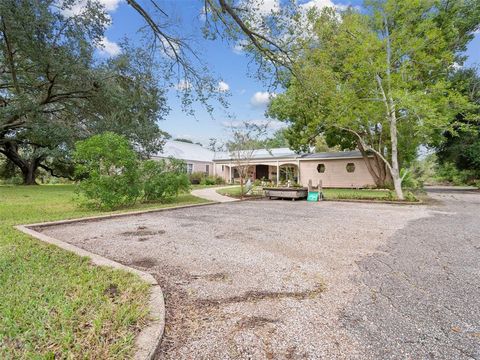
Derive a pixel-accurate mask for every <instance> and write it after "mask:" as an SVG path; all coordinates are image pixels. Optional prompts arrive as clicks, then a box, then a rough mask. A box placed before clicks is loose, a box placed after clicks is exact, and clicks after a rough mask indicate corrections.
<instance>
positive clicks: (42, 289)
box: [0, 185, 204, 359]
mask: <svg viewBox="0 0 480 360" xmlns="http://www.w3.org/2000/svg"><path fill="white" fill-rule="evenodd" d="M72 196H73V186H71V185H45V186H29V187H23V186H0V358H1V359H4V358H7V359H10V358H12V359H13V358H15V359H19V358H23V359H54V358H70V359H77V358H89V359H93V358H95V359H121V358H129V357H130V356H131V355H132V350H133V344H134V339H135V335H136V333H138V331H139V329H140V328H141V327H142V326H143V325H144V324H145V323H146V321H147V320H148V319H147V308H146V304H147V301H148V285H146V284H145V283H143V282H141V281H140V279H138V278H137V277H136V276H134V275H132V274H129V273H126V272H123V271H118V270H112V269H109V268H103V267H102V268H100V267H95V266H92V265H91V264H90V263H89V261H88V259H87V258H80V257H78V256H76V255H73V254H71V253H69V252H66V251H63V250H61V249H58V248H56V247H54V246H51V245H47V244H44V243H41V242H39V241H37V240H35V239H33V238H31V237H29V236H27V235H24V234H22V233H20V232H19V231H16V230H15V229H13V228H12V226H13V225H14V224H23V223H34V222H42V221H49V220H58V219H68V218H76V217H82V216H87V215H95V214H99V213H100V212H99V211H93V210H86V209H79V208H78V207H76V206H75V204H74V203H73V202H72ZM201 202H204V200H201V199H198V198H196V197H194V196H192V195H190V194H183V195H180V196H179V198H178V199H177V201H175V203H172V204H166V205H165V204H152V203H150V204H143V205H138V206H135V207H134V208H129V209H125V210H123V211H126V210H140V209H151V208H160V207H166V206H172V205H179V204H192V203H201Z"/></svg>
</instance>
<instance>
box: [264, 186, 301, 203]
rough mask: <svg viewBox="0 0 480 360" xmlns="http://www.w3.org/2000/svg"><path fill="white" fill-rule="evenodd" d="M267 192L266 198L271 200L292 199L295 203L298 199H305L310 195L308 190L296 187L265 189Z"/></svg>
mask: <svg viewBox="0 0 480 360" xmlns="http://www.w3.org/2000/svg"><path fill="white" fill-rule="evenodd" d="M263 190H264V191H265V196H266V197H268V198H269V199H272V198H279V199H292V200H293V201H295V200H297V199H305V198H306V197H307V195H308V188H303V187H300V188H295V187H282V188H269V187H265V188H263Z"/></svg>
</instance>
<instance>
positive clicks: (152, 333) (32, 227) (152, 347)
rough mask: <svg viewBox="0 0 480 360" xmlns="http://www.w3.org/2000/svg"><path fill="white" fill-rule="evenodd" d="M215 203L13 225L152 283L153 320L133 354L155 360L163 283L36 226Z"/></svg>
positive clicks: (161, 328)
mask: <svg viewBox="0 0 480 360" xmlns="http://www.w3.org/2000/svg"><path fill="white" fill-rule="evenodd" d="M216 204H219V202H214V201H208V202H205V203H200V204H190V205H180V206H172V207H164V208H160V209H148V210H138V211H130V212H122V213H115V214H107V215H97V216H88V217H84V218H75V219H67V220H57V221H48V222H43V223H35V224H24V225H16V226H14V228H15V229H17V230H19V231H21V232H23V233H24V234H27V235H29V236H32V237H34V238H35V239H37V240H40V241H42V242H44V243H47V244H50V245H55V246H57V247H59V248H61V249H63V250H66V251H69V252H72V253H74V254H76V255H78V256H81V257H88V258H89V259H90V260H91V261H92V263H93V264H95V265H97V266H107V267H111V268H114V269H117V270H123V271H127V272H129V273H132V274H136V275H137V276H138V277H140V279H141V280H143V281H144V282H146V283H147V284H149V285H150V298H149V301H148V307H149V316H150V321H149V323H148V325H147V326H146V327H145V328H143V329H142V330H141V331H140V333H139V334H137V336H136V338H135V354H134V355H133V359H135V360H152V359H153V358H154V356H155V353H156V352H157V350H158V348H159V346H160V341H161V340H162V337H163V332H164V330H165V298H164V296H163V291H162V288H161V287H160V284H159V283H158V282H157V280H155V278H154V277H153V276H152V275H151V274H150V273H148V272H145V271H141V270H138V269H135V268H132V267H130V266H127V265H123V264H121V263H119V262H116V261H113V260H110V259H107V258H106V257H103V256H101V255H98V254H95V253H92V252H90V251H87V250H85V249H82V248H80V247H78V246H75V245H73V244H70V243H67V242H65V241H62V240H58V239H55V238H53V237H51V236H48V235H45V234H43V233H41V232H39V231H37V229H42V228H46V227H49V226H55V225H65V224H71V223H77V222H84V221H86V222H87V221H100V220H105V219H114V218H119V217H125V216H136V215H142V214H149V213H155V212H163V211H167V210H179V209H186V208H193V207H201V206H209V205H216Z"/></svg>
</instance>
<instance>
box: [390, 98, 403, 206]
mask: <svg viewBox="0 0 480 360" xmlns="http://www.w3.org/2000/svg"><path fill="white" fill-rule="evenodd" d="M390 141H391V143H392V169H391V173H392V178H393V186H394V189H395V193H396V194H397V198H398V199H399V200H403V199H404V197H403V190H402V179H401V178H400V168H399V165H398V139H397V116H396V114H395V105H394V103H393V100H392V99H391V98H390Z"/></svg>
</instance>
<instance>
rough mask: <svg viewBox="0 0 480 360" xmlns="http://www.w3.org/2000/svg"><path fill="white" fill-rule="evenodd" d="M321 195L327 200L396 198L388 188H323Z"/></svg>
mask: <svg viewBox="0 0 480 360" xmlns="http://www.w3.org/2000/svg"><path fill="white" fill-rule="evenodd" d="M323 196H325V199H327V200H336V199H344V200H396V196H395V195H394V194H393V193H392V192H391V191H389V190H372V189H323Z"/></svg>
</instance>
